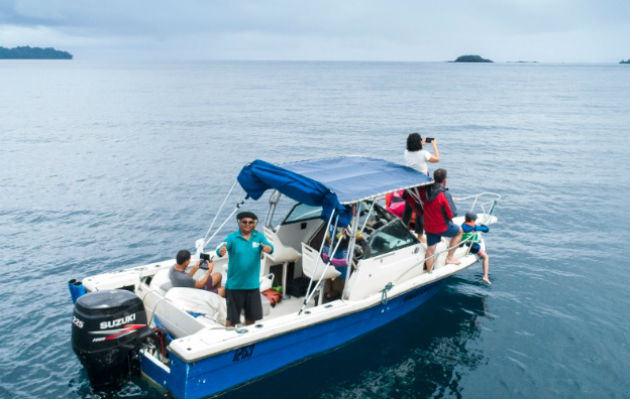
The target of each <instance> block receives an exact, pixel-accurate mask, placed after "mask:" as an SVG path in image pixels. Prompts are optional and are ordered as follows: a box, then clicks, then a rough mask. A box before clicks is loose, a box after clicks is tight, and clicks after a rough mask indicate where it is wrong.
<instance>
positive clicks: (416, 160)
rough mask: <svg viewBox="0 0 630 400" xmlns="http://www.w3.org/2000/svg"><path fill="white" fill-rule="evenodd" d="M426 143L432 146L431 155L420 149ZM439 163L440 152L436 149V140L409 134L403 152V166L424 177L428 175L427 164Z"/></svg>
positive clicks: (415, 133)
mask: <svg viewBox="0 0 630 400" xmlns="http://www.w3.org/2000/svg"><path fill="white" fill-rule="evenodd" d="M427 141H428V142H429V143H431V146H433V154H431V153H429V152H428V151H427V150H424V149H423V148H422V146H423V145H425V144H427ZM438 162H440V152H439V151H438V147H437V139H435V138H424V139H422V136H420V134H419V133H417V132H414V133H410V134H409V136H407V149H406V150H405V165H407V166H408V167H411V168H413V169H415V170H417V171H419V172H421V173H423V174H425V175H429V165H428V164H427V163H438Z"/></svg>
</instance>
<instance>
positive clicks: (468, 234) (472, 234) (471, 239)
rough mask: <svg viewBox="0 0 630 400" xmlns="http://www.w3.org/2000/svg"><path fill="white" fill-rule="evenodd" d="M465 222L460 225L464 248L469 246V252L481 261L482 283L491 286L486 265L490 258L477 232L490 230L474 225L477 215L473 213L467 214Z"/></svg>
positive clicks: (483, 226)
mask: <svg viewBox="0 0 630 400" xmlns="http://www.w3.org/2000/svg"><path fill="white" fill-rule="evenodd" d="M465 218H466V220H465V221H464V223H463V224H462V231H464V234H463V235H462V243H463V244H464V245H466V246H470V252H471V253H473V254H478V255H479V257H481V258H482V259H483V281H484V282H486V283H487V284H488V285H491V284H492V282H490V278H488V264H489V263H490V257H489V256H488V253H487V252H486V246H485V244H484V242H483V240H482V239H481V238H480V237H479V234H478V233H477V232H489V231H490V228H488V227H487V226H485V225H476V224H475V221H476V220H477V214H475V213H474V212H467V213H466V216H465Z"/></svg>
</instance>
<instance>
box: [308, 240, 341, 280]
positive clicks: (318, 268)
mask: <svg viewBox="0 0 630 400" xmlns="http://www.w3.org/2000/svg"><path fill="white" fill-rule="evenodd" d="M325 268H326V263H325V262H324V261H323V260H322V259H321V258H320V257H319V251H317V250H315V249H314V248H312V247H311V246H309V245H308V244H306V243H304V242H302V271H303V272H304V275H305V276H306V277H308V278H313V279H319V278H320V276H321V275H322V272H324V269H325ZM339 275H341V272H339V271H338V270H337V269H336V268H335V267H333V266H332V265H331V266H330V267H328V269H326V273H325V274H324V276H323V278H322V279H323V280H325V279H335V278H337V277H338V276H339Z"/></svg>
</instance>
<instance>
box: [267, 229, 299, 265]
mask: <svg viewBox="0 0 630 400" xmlns="http://www.w3.org/2000/svg"><path fill="white" fill-rule="evenodd" d="M263 233H264V234H265V237H266V238H267V240H269V241H270V242H271V244H273V253H272V254H267V253H265V255H266V256H267V257H268V258H269V260H270V261H271V262H272V263H274V264H284V263H289V262H295V261H297V260H299V259H300V257H301V254H300V252H299V251H297V250H295V249H294V248H293V247H290V246H285V245H284V244H283V243H282V242H281V241H280V238H279V237H278V234H277V233H276V232H274V231H273V230H271V229H270V228H269V227H267V226H265V227H264V228H263Z"/></svg>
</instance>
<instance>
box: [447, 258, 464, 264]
mask: <svg viewBox="0 0 630 400" xmlns="http://www.w3.org/2000/svg"><path fill="white" fill-rule="evenodd" d="M444 263H445V264H461V261H459V260H458V259H456V258H447V259H446V261H445V262H444Z"/></svg>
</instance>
